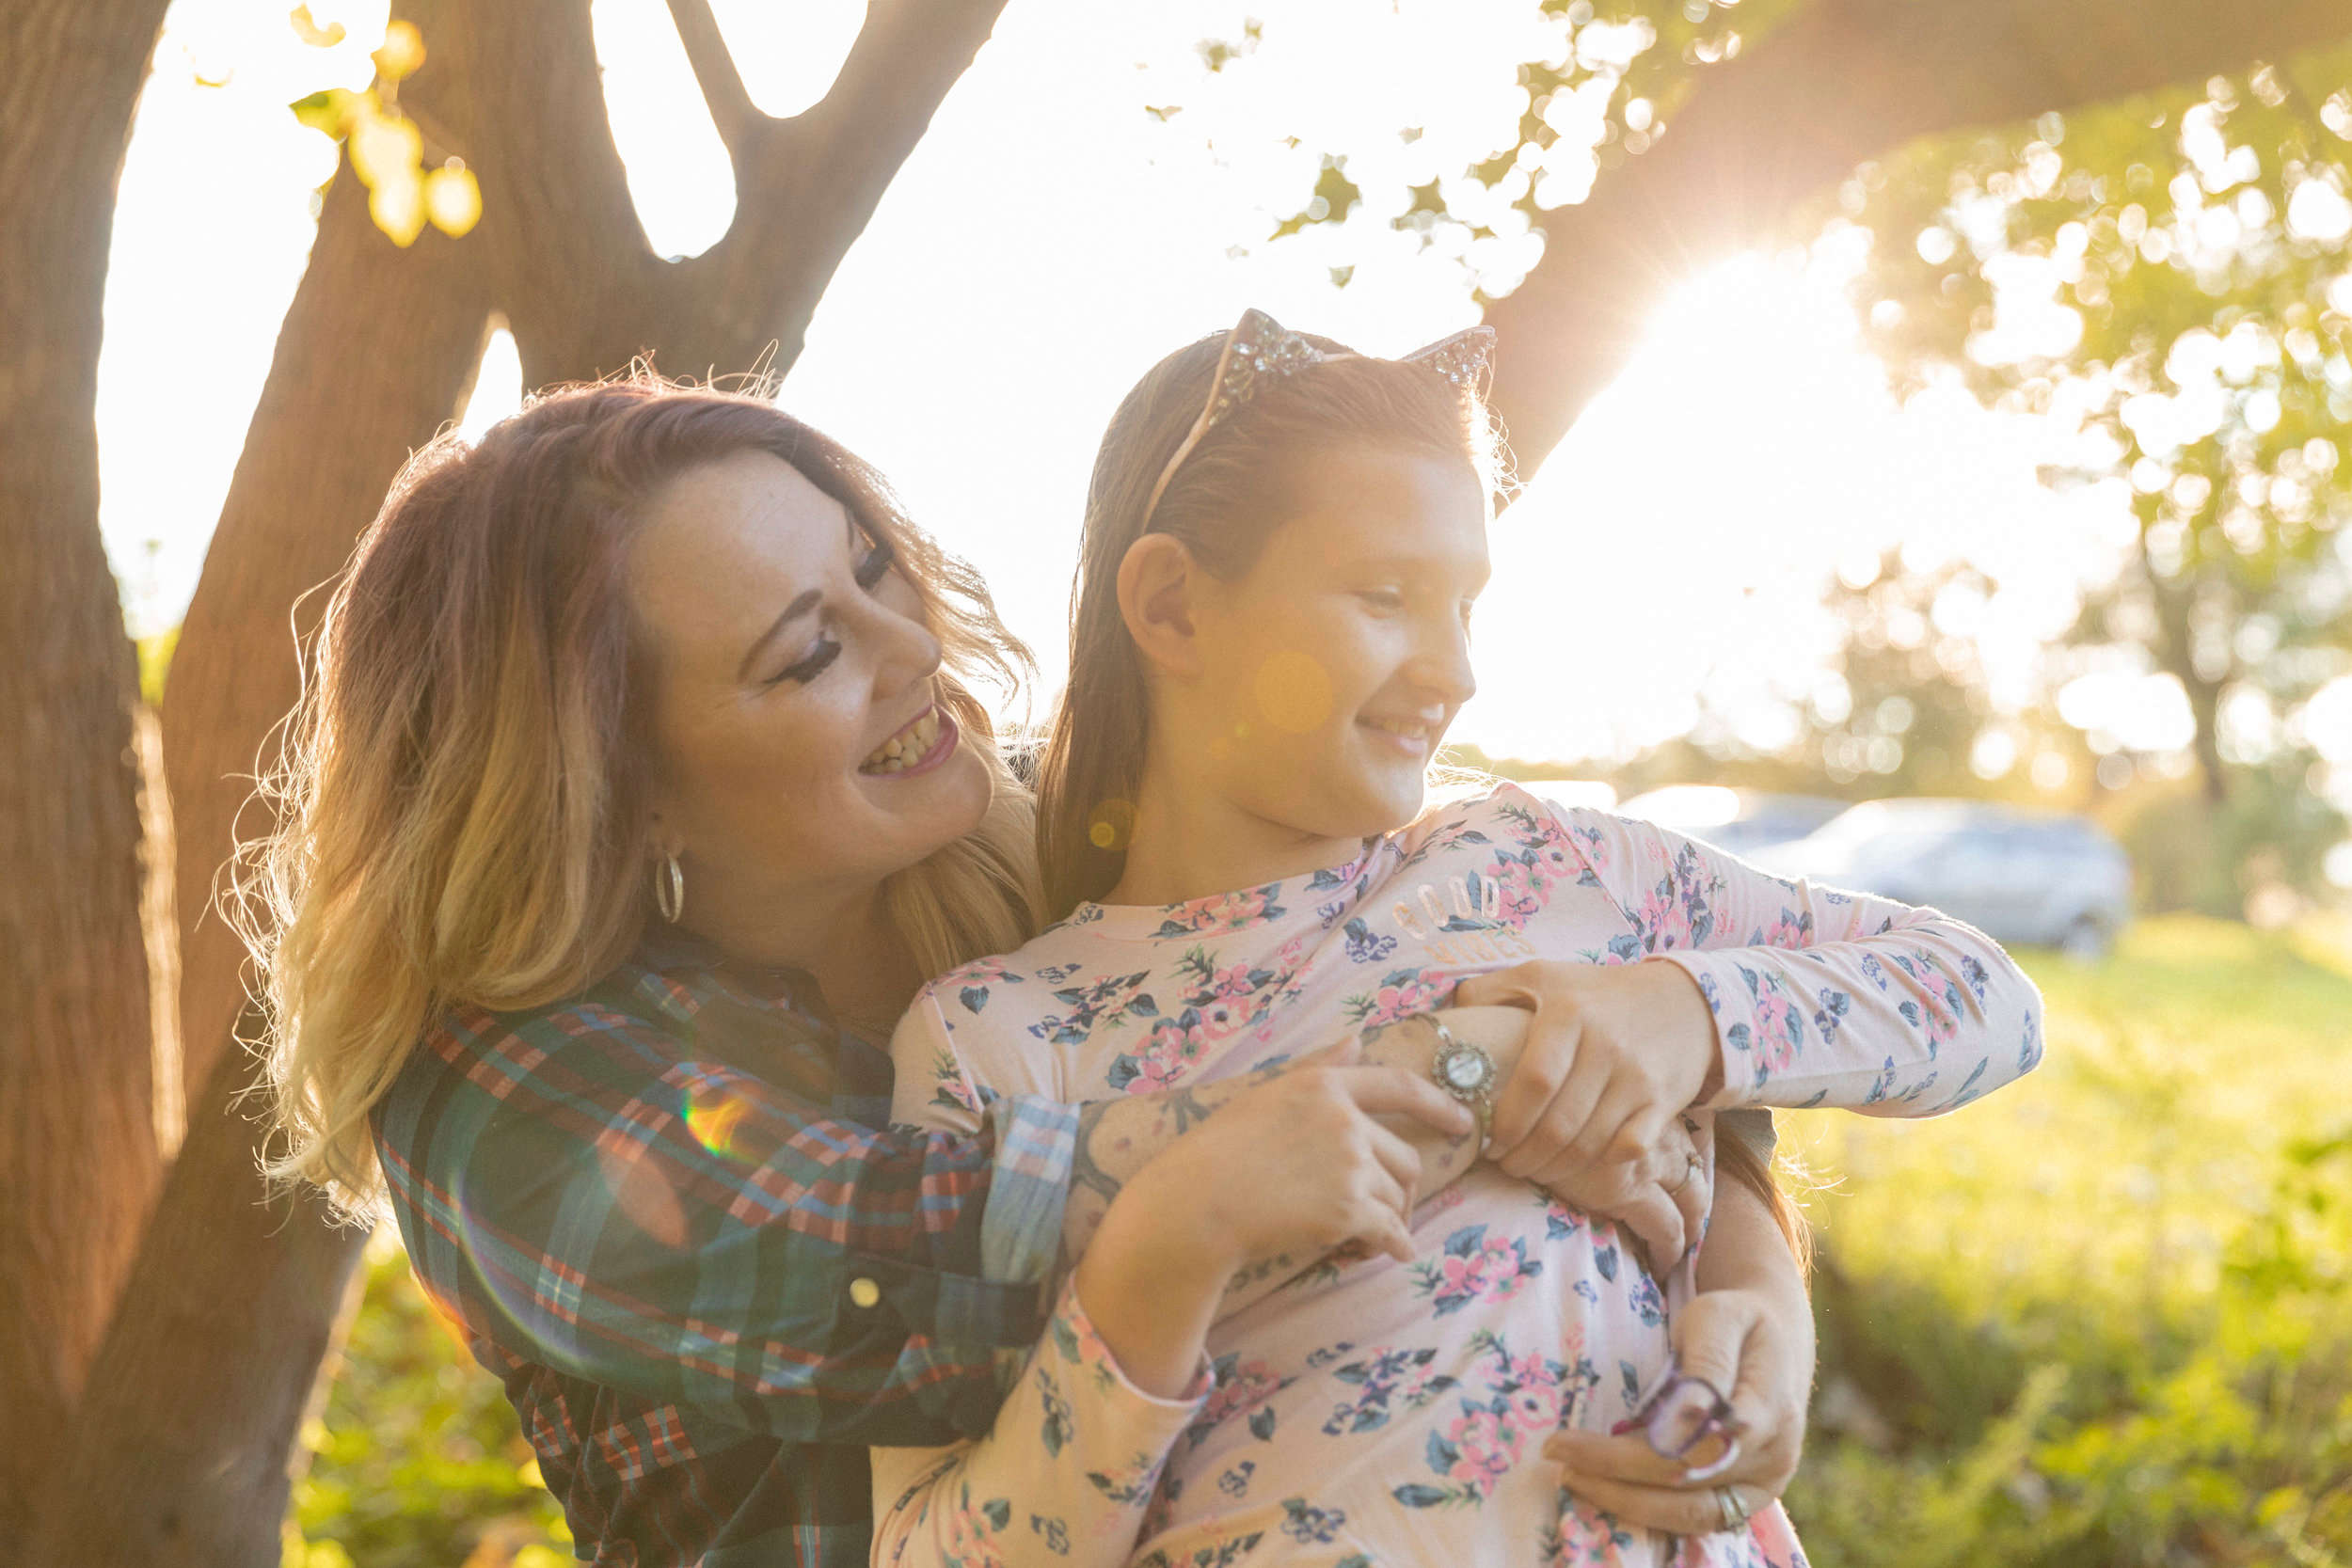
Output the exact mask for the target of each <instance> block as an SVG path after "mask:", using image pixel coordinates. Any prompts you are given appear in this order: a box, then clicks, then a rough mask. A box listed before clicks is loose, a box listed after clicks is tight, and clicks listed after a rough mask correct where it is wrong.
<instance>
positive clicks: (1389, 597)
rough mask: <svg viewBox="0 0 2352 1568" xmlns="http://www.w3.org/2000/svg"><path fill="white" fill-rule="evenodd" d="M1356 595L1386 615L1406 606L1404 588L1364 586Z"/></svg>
mask: <svg viewBox="0 0 2352 1568" xmlns="http://www.w3.org/2000/svg"><path fill="white" fill-rule="evenodd" d="M1356 596H1357V597H1358V598H1359V599H1361V600H1363V601H1364V603H1365V604H1367V605H1369V606H1370V607H1371V608H1373V609H1374V610H1378V611H1380V612H1381V613H1382V614H1384V615H1392V614H1394V613H1395V612H1396V611H1398V610H1403V609H1404V608H1405V591H1404V590H1403V589H1402V588H1362V589H1359V590H1357V593H1356Z"/></svg>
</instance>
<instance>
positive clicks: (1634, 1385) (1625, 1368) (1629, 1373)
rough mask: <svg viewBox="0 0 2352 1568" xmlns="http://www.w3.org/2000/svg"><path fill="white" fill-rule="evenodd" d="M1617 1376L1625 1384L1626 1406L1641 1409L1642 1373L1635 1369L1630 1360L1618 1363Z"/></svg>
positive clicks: (1629, 1408)
mask: <svg viewBox="0 0 2352 1568" xmlns="http://www.w3.org/2000/svg"><path fill="white" fill-rule="evenodd" d="M1617 1377H1618V1379H1619V1380H1620V1381H1621V1382H1623V1383H1624V1384H1625V1407H1626V1408H1627V1409H1628V1410H1635V1409H1639V1408H1640V1406H1641V1403H1642V1374H1641V1373H1640V1372H1637V1371H1635V1370H1633V1363H1632V1362H1630V1361H1620V1362H1618V1363H1617Z"/></svg>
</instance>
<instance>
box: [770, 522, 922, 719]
mask: <svg viewBox="0 0 2352 1568" xmlns="http://www.w3.org/2000/svg"><path fill="white" fill-rule="evenodd" d="M897 560H898V552H897V551H896V550H895V549H893V548H892V547H891V545H890V543H889V541H888V540H882V539H878V540H876V541H874V543H873V546H872V547H871V548H869V549H868V550H867V551H866V554H865V555H864V556H863V557H862V558H861V559H860V560H859V562H858V563H857V568H856V570H855V571H853V572H852V573H851V574H850V575H851V576H852V577H853V578H856V579H857V585H858V586H859V587H860V588H863V589H865V590H866V591H867V592H868V593H871V592H872V591H873V588H874V585H875V584H876V583H879V582H880V581H882V578H885V577H887V576H888V575H889V573H890V567H891V564H892V562H895V561H897ZM839 657H841V644H840V643H839V642H837V641H834V639H833V638H830V637H820V638H818V640H817V641H816V644H815V645H814V646H813V647H811V648H810V649H809V650H808V652H807V653H805V654H803V656H802V657H799V658H798V659H795V660H794V661H793V662H792V663H790V664H787V665H786V666H785V667H784V668H783V669H781V670H779V671H777V672H776V673H774V674H772V675H771V676H769V677H768V679H767V681H766V682H765V683H764V684H766V685H768V686H781V685H783V684H784V683H785V682H786V681H798V682H800V683H801V684H803V685H806V684H807V683H808V682H810V681H812V680H815V679H816V678H817V677H818V675H820V674H822V673H824V672H825V667H826V666H827V665H829V664H831V663H832V662H833V661H834V659H836V658H839Z"/></svg>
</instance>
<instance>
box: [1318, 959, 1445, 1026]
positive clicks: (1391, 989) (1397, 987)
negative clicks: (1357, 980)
mask: <svg viewBox="0 0 2352 1568" xmlns="http://www.w3.org/2000/svg"><path fill="white" fill-rule="evenodd" d="M1452 989H1453V988H1452V987H1451V986H1448V985H1443V984H1440V983H1439V982H1438V981H1435V980H1432V979H1429V978H1427V977H1426V976H1425V975H1423V974H1422V972H1421V971H1420V970H1418V969H1400V970H1396V971H1394V972H1393V973H1391V974H1390V975H1389V976H1388V977H1387V978H1386V979H1384V980H1382V981H1381V982H1380V989H1379V990H1375V991H1373V992H1371V993H1370V994H1368V995H1364V994H1359V995H1356V996H1351V997H1349V998H1348V999H1347V1001H1346V1002H1345V1003H1344V1004H1343V1007H1344V1010H1345V1011H1346V1014H1347V1018H1348V1022H1352V1023H1355V1024H1358V1025H1359V1026H1361V1027H1363V1028H1366V1029H1373V1028H1377V1027H1378V1026H1379V1025H1381V1024H1383V1023H1394V1022H1396V1021H1397V1020H1398V1019H1401V1018H1410V1017H1412V1016H1413V1015H1414V1014H1415V1013H1425V1012H1427V1011H1429V1010H1430V1009H1431V1008H1433V1007H1435V1006H1438V1004H1439V1003H1440V1002H1442V1001H1444V1000H1445V996H1446V993H1447V992H1448V991H1449V990H1452Z"/></svg>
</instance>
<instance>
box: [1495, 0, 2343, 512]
mask: <svg viewBox="0 0 2352 1568" xmlns="http://www.w3.org/2000/svg"><path fill="white" fill-rule="evenodd" d="M2346 36H2352V12H2347V11H2346V10H2345V8H2344V0H2270V3H2268V4H2265V5H2261V6H2254V7H2246V8H2235V7H2218V6H2213V5H2211V4H2209V3H2208V0H1980V3H1979V4H1973V5H1956V4H1946V3H1937V4H1921V3H1917V0H1821V3H1820V4H1817V5H1815V6H1813V7H1811V8H1808V9H1806V10H1805V11H1804V13H1803V14H1801V15H1800V16H1798V17H1797V18H1796V19H1794V20H1793V21H1791V22H1790V23H1789V24H1788V25H1787V26H1785V27H1784V28H1782V29H1781V30H1780V31H1778V32H1775V33H1773V34H1772V35H1771V36H1770V37H1769V38H1768V39H1766V40H1765V41H1763V42H1762V43H1759V44H1758V45H1757V46H1756V48H1755V49H1754V50H1752V51H1750V52H1749V53H1748V54H1747V55H1743V56H1742V57H1741V58H1740V59H1738V60H1736V61H1733V62H1731V63H1729V64H1726V65H1723V66H1719V67H1712V68H1709V69H1708V70H1707V71H1705V72H1704V74H1703V75H1702V76H1701V77H1700V79H1699V84H1698V87H1697V89H1696V90H1695V91H1694V92H1693V93H1692V97H1691V101H1690V103H1688V105H1687V106H1685V107H1684V108H1683V109H1682V111H1681V112H1680V113H1679V114H1677V116H1676V117H1675V118H1674V119H1673V121H1672V122H1671V123H1670V125H1669V126H1668V128H1667V129H1668V132H1669V134H1668V135H1666V136H1665V137H1664V138H1663V139H1662V140H1661V141H1660V142H1659V143H1658V145H1657V146H1656V148H1655V149H1653V150H1651V151H1650V152H1648V153H1646V154H1645V155H1644V156H1642V157H1639V158H1636V159H1634V160H1632V162H1630V163H1629V164H1628V165H1627V166H1625V167H1624V168H1622V169H1620V170H1618V171H1617V172H1616V173H1615V174H1614V175H1613V177H1610V178H1606V179H1603V180H1602V181H1601V182H1599V184H1598V185H1597V188H1596V189H1595V191H1594V194H1593V198H1592V199H1591V200H1589V201H1586V202H1585V203H1583V204H1582V205H1581V206H1578V207H1571V208H1565V209H1563V210H1562V211H1560V212H1559V213H1557V214H1553V216H1552V217H1551V218H1550V219H1549V222H1548V223H1547V224H1546V225H1545V248H1544V256H1543V260H1542V261H1540V262H1538V263H1537V264H1536V266H1535V268H1534V271H1533V272H1531V273H1530V274H1529V275H1528V277H1527V279H1526V281H1525V282H1523V283H1522V284H1520V286H1519V287H1518V289H1517V290H1516V291H1514V292H1513V293H1510V294H1509V295H1507V296H1506V297H1504V298H1502V299H1500V300H1497V301H1496V302H1494V303H1493V304H1492V305H1490V306H1488V307H1487V309H1486V321H1487V322H1488V324H1489V325H1492V326H1493V327H1494V328H1495V329H1496V331H1497V332H1498V334H1500V336H1501V337H1502V341H1503V342H1504V344H1505V352H1504V353H1503V354H1502V356H1501V358H1500V361H1499V363H1498V366H1497V372H1496V377H1495V387H1494V402H1495V406H1496V408H1497V410H1498V411H1499V412H1500V413H1501V414H1502V417H1503V420H1504V422H1505V424H1506V425H1507V426H1508V428H1509V430H1510V434H1511V441H1512V447H1513V451H1514V453H1515V455H1516V456H1517V459H1518V466H1519V469H1520V471H1521V472H1522V473H1523V474H1532V473H1534V470H1535V468H1536V467H1537V466H1538V465H1539V464H1541V463H1542V461H1543V460H1544V458H1545V457H1546V456H1548V455H1549V453H1550V451H1551V449H1552V448H1553V447H1554V446H1555V445H1557V444H1558V442H1559V440H1560V438H1561V436H1564V435H1565V434H1566V433H1567V430H1568V427H1569V426H1570V425H1572V424H1574V423H1575V422H1576V419H1577V416H1578V415H1579V414H1581V412H1582V411H1583V408H1584V404H1586V403H1587V402H1589V401H1590V400H1591V399H1592V397H1593V396H1594V394H1595V393H1597V392H1598V391H1599V390H1600V388H1603V387H1605V386H1606V385H1608V383H1609V382H1610V380H1611V379H1612V378H1613V377H1614V376H1615V375H1616V373H1617V372H1618V370H1619V369H1620V368H1621V367H1622V366H1623V365H1624V363H1625V360H1626V358H1627V356H1629V354H1630V353H1631V351H1632V348H1633V345H1634V343H1635V341H1637V339H1638V337H1639V335H1640V333H1641V332H1642V330H1643V328H1644V326H1645V325H1646V323H1647V321H1648V319H1649V316H1650V313H1651V311H1652V309H1654V307H1655V305H1656V303H1657V301H1658V298H1659V296H1660V295H1661V294H1662V293H1664V292H1665V291H1666V290H1667V288H1669V287H1670V286H1671V285H1672V284H1673V283H1675V282H1676V281H1677V280H1678V279H1679V278H1681V277H1687V276H1688V275H1689V274H1690V273H1692V271H1694V270H1696V269H1697V268H1699V267H1702V266H1704V265H1706V264H1707V263H1708V262H1709V261H1714V260H1716V259H1718V258H1720V257H1722V256H1724V255H1726V254H1729V253H1731V252H1733V251H1736V250H1738V249H1740V248H1741V247H1742V246H1745V245H1752V244H1754V243H1756V241H1757V240H1758V239H1759V238H1761V237H1763V236H1764V235H1766V234H1768V233H1770V232H1771V231H1772V229H1773V228H1774V227H1775V226H1776V225H1777V224H1778V223H1780V222H1781V221H1782V220H1783V219H1784V217H1785V216H1786V214H1787V213H1788V209H1789V208H1790V206H1791V205H1793V204H1794V203H1795V202H1796V201H1798V200H1799V199H1801V198H1804V197H1805V196H1808V195H1810V194H1811V193H1813V192H1814V191H1816V190H1819V189H1820V187H1822V186H1823V185H1825V184H1828V183H1829V182H1832V181H1834V180H1836V179H1838V178H1839V177H1841V176H1842V175H1844V174H1845V173H1846V172H1847V171H1849V170H1851V168H1852V167H1853V166H1855V165H1856V164H1858V163H1860V162H1862V161H1863V160H1864V159H1866V158H1868V157H1871V156H1873V155H1874V154H1878V153H1882V152H1884V151H1887V150H1890V149H1892V148H1895V147H1897V146H1899V145H1900V144H1901V143H1903V142H1906V141H1909V140H1911V139H1912V138H1914V137H1916V136H1921V135H1929V134H1931V133H1944V132H1950V131H1955V130H1959V129H1962V128H1964V127H1967V126H1971V125H1994V124H2002V123H2006V122H2009V121H2012V120H2017V119H2024V118H2026V116H2029V115H2033V114H2038V113H2041V112H2043V111H2045V110H2050V109H2065V108H2071V107H2074V106H2076V105H2079V104H2082V103H2098V102H2103V101H2106V100H2109V99H2115V98H2122V97H2127V96H2129V95H2131V94H2134V93H2139V92H2147V91H2151V90H2153V89H2155V88H2158V87H2167V86H2169V85H2171V84H2174V83H2178V82H2191V81H2195V80H2197V79H2199V78H2200V77H2202V76H2204V75H2207V74H2209V73H2211V72H2214V71H2235V70H2239V69H2241V68H2243V67H2245V66H2246V65H2248V64H2249V63H2251V62H2253V61H2255V60H2258V59H2264V58H2273V59H2275V58H2278V57H2279V56H2280V55H2285V54H2288V53H2291V52H2294V51H2296V50H2300V49H2303V48H2307V47H2309V46H2311V45H2313V44H2317V43H2325V42H2328V41H2330V40H2338V39H2342V38H2344V37H2346Z"/></svg>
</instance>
